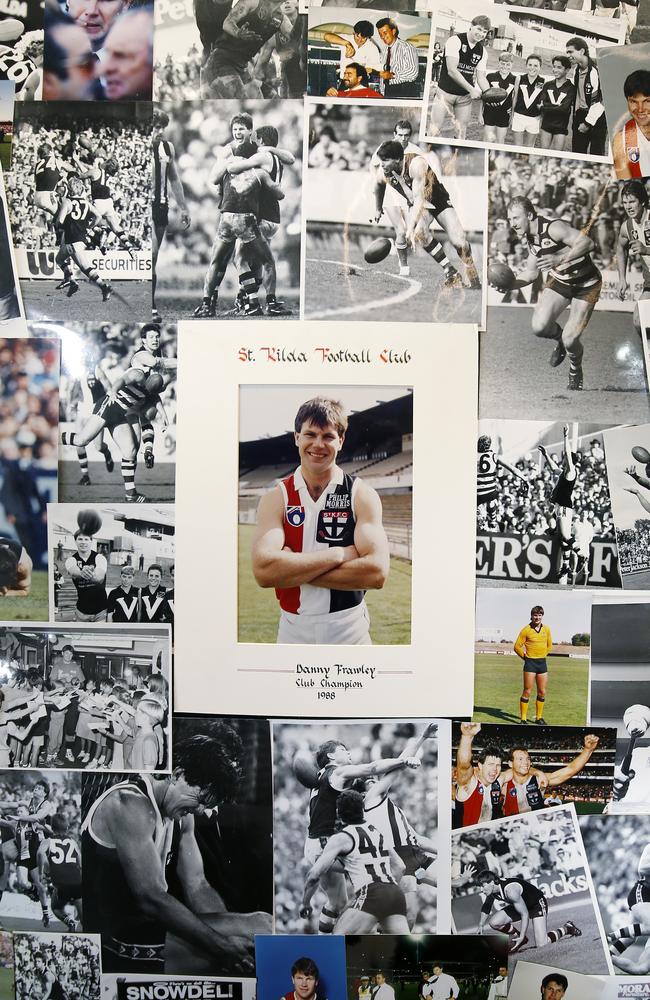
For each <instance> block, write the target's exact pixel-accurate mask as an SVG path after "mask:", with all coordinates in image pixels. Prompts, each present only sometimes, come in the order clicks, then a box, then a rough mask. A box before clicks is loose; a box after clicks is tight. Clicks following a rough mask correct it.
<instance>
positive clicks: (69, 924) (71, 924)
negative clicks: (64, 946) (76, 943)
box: [65, 917, 77, 931]
mask: <svg viewBox="0 0 650 1000" xmlns="http://www.w3.org/2000/svg"><path fill="white" fill-rule="evenodd" d="M65 925H66V927H67V928H68V930H69V931H76V929H77V921H76V920H73V919H72V917H66V921H65Z"/></svg>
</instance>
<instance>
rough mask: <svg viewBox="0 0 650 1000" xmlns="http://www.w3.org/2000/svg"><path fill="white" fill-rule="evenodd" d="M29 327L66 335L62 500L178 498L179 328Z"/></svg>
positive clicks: (131, 501)
mask: <svg viewBox="0 0 650 1000" xmlns="http://www.w3.org/2000/svg"><path fill="white" fill-rule="evenodd" d="M30 329H31V331H32V333H36V332H38V333H40V334H41V335H42V334H51V335H52V336H54V335H56V336H59V337H60V339H61V398H60V414H61V415H60V428H61V434H60V442H59V496H58V499H59V500H60V501H62V502H65V503H83V504H84V505H85V504H87V503H88V502H90V503H101V502H106V501H113V502H118V503H119V502H124V503H129V504H138V505H139V504H142V503H145V502H146V501H147V500H149V501H154V502H159V501H161V500H163V501H165V500H169V501H173V499H174V484H175V479H176V409H177V397H176V374H177V336H176V327H175V326H173V325H171V324H162V325H161V324H158V323H101V324H99V323H76V324H75V323H66V324H65V325H64V324H63V323H39V324H35V323H32V324H30Z"/></svg>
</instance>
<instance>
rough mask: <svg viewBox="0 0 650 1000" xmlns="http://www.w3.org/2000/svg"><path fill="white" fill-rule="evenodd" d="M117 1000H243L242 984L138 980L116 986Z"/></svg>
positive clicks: (214, 980)
mask: <svg viewBox="0 0 650 1000" xmlns="http://www.w3.org/2000/svg"><path fill="white" fill-rule="evenodd" d="M116 986H117V997H116V1000H243V996H244V994H243V991H242V983H241V982H227V981H225V980H223V981H218V980H216V979H138V980H137V981H133V982H127V981H126V980H125V979H124V978H122V977H120V978H119V979H118V980H117V983H116Z"/></svg>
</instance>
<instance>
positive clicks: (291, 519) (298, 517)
mask: <svg viewBox="0 0 650 1000" xmlns="http://www.w3.org/2000/svg"><path fill="white" fill-rule="evenodd" d="M286 518H287V523H288V524H290V525H291V526H292V527H293V528H299V527H300V525H301V524H304V523H305V508H304V507H287V508H286Z"/></svg>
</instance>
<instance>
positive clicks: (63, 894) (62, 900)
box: [52, 882, 82, 910]
mask: <svg viewBox="0 0 650 1000" xmlns="http://www.w3.org/2000/svg"><path fill="white" fill-rule="evenodd" d="M81 892H82V889H81V882H78V883H76V884H75V883H71V884H70V885H55V886H54V892H53V893H52V905H53V906H55V907H56V909H57V910H62V909H63V907H64V906H66V905H67V904H68V903H74V902H75V901H76V900H77V899H81Z"/></svg>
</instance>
